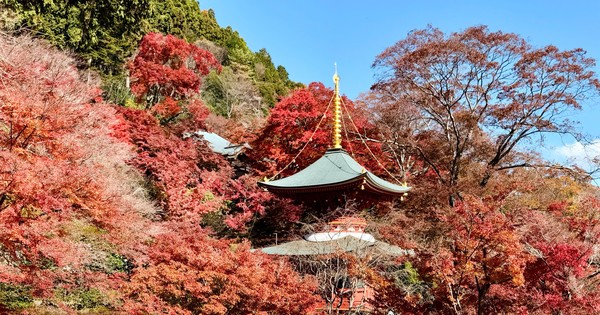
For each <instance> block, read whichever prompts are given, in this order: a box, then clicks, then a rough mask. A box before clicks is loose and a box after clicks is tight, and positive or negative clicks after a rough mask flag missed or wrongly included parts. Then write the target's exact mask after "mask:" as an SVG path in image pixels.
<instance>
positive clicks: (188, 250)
mask: <svg viewBox="0 0 600 315" xmlns="http://www.w3.org/2000/svg"><path fill="white" fill-rule="evenodd" d="M169 230H170V231H171V232H167V233H163V234H161V235H159V236H157V237H156V240H155V244H154V245H153V246H152V248H151V251H150V252H149V257H150V261H151V263H150V265H149V266H147V267H141V268H139V269H137V270H136V272H135V273H134V275H133V277H132V279H131V284H130V285H129V286H128V287H127V289H126V290H127V292H128V295H129V297H130V299H128V300H127V303H126V305H125V309H126V310H128V311H130V312H134V313H139V312H143V313H155V312H164V311H167V312H168V313H169V314H213V315H216V314H252V313H254V312H265V313H268V314H307V313H308V314H310V312H311V310H312V309H314V306H315V302H316V301H317V297H316V296H315V295H313V289H314V285H315V284H314V282H313V279H311V278H300V277H299V276H298V274H297V273H296V272H294V271H293V270H292V269H291V268H290V265H289V264H288V263H286V262H284V261H275V260H272V259H270V258H269V257H267V256H266V255H264V254H259V253H252V252H250V251H249V248H248V244H246V243H243V244H234V243H231V242H227V241H221V240H215V239H211V238H209V237H208V236H207V235H206V231H203V230H202V229H201V228H199V227H198V226H197V225H195V224H189V223H181V224H171V226H170V227H169Z"/></svg>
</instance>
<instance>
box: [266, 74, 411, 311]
mask: <svg viewBox="0 0 600 315" xmlns="http://www.w3.org/2000/svg"><path fill="white" fill-rule="evenodd" d="M333 81H334V83H335V90H334V99H333V102H334V126H333V127H334V128H333V147H332V148H330V149H328V150H327V151H326V152H325V154H324V155H323V156H322V157H321V158H319V159H318V160H317V161H315V162H314V163H312V164H311V165H309V166H308V167H306V168H305V169H303V170H301V171H299V172H298V173H296V174H293V175H291V176H288V177H285V178H281V179H278V180H273V181H267V180H265V181H262V182H259V183H258V185H260V186H261V187H263V188H265V189H267V190H269V191H270V192H272V193H274V194H277V195H280V196H284V197H289V198H293V199H299V200H307V199H308V200H312V199H314V200H317V199H320V198H331V197H332V196H340V195H346V196H352V197H353V198H367V199H371V200H382V199H388V200H389V199H393V198H396V197H403V196H405V195H406V193H407V192H408V191H409V190H410V187H407V186H406V185H397V184H393V183H390V182H388V181H386V180H384V179H382V178H379V177H378V176H376V175H375V174H373V173H371V172H369V171H368V170H366V169H365V168H364V167H363V166H362V165H360V164H359V163H358V162H357V161H356V160H354V159H353V158H352V157H351V156H350V155H349V154H348V153H347V152H346V151H345V150H344V149H343V148H342V146H341V130H340V129H341V123H340V118H341V107H340V102H341V101H340V95H339V77H338V75H337V72H336V74H335V75H334V77H333ZM366 228H367V221H366V220H365V219H364V218H358V217H353V216H344V217H339V218H337V219H336V220H333V221H331V222H329V223H328V224H327V226H326V228H325V229H324V231H321V232H316V233H311V234H309V235H306V236H305V237H304V238H303V239H300V240H295V241H290V242H285V243H281V244H275V245H273V246H269V247H265V248H261V249H258V251H261V252H263V253H266V254H269V255H281V256H290V260H291V261H292V262H293V263H294V265H295V266H296V268H297V270H298V271H299V272H301V273H307V274H312V275H313V276H315V277H317V278H318V279H319V280H320V282H321V283H320V292H321V296H322V297H323V302H322V303H321V305H320V307H319V309H318V311H319V312H320V313H323V314H350V313H351V314H368V313H370V311H371V310H372V307H371V304H370V302H369V301H371V300H372V299H373V298H374V290H373V289H372V288H371V287H370V286H369V284H368V283H367V282H366V281H365V280H364V279H360V278H359V277H356V276H352V275H351V273H350V272H349V269H348V268H349V263H348V261H349V260H348V259H350V260H355V261H359V260H360V261H362V262H365V263H369V262H372V261H375V260H378V259H379V258H381V257H388V258H393V257H397V256H405V255H409V256H412V255H414V252H413V251H412V250H406V249H402V248H400V247H398V246H394V245H390V244H387V243H385V242H382V241H378V240H376V239H375V237H374V236H373V235H371V234H369V233H367V232H366V230H365V229H366ZM348 255H350V256H351V257H353V258H349V256H348Z"/></svg>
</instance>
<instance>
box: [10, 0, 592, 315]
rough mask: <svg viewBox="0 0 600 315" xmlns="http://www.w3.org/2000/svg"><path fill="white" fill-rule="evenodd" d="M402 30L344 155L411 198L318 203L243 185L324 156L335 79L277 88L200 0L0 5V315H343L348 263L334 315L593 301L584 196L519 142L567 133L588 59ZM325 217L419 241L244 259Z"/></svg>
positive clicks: (535, 308)
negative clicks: (356, 303) (370, 252)
mask: <svg viewBox="0 0 600 315" xmlns="http://www.w3.org/2000/svg"><path fill="white" fill-rule="evenodd" d="M217 13H218V12H217ZM399 37H400V38H399V41H398V42H397V43H395V44H394V45H392V46H390V47H388V48H387V49H385V50H384V51H383V52H381V53H380V54H379V55H378V56H374V61H373V68H374V71H375V73H376V76H377V83H376V84H375V85H373V86H372V87H371V88H370V90H369V91H368V92H367V93H365V94H363V95H361V97H359V98H358V99H356V100H350V99H348V98H346V97H343V98H342V100H343V109H344V112H345V118H344V119H345V122H347V130H346V132H344V139H343V147H344V148H345V149H346V150H348V151H349V152H350V153H351V154H352V156H353V157H354V158H355V159H356V160H357V161H359V162H360V163H361V164H362V165H364V166H365V167H366V168H368V169H369V170H370V171H372V172H374V173H376V174H377V175H379V176H381V177H382V178H385V179H387V180H389V181H391V182H397V183H408V184H409V185H410V186H412V190H411V192H410V193H409V194H408V196H404V197H403V198H397V199H395V200H391V201H382V202H378V203H374V202H370V203H361V202H358V201H353V200H344V202H343V203H342V206H341V207H332V206H324V205H319V206H318V207H317V206H316V205H315V204H314V203H310V202H304V201H298V200H293V199H288V198H283V197H280V196H277V195H274V194H272V193H269V192H268V191H265V190H263V189H261V188H259V187H258V185H257V182H259V181H261V180H262V179H264V178H269V177H270V178H273V177H274V176H279V177H281V176H288V175H291V174H294V173H296V172H297V171H299V170H301V169H303V168H304V167H306V166H307V165H309V164H310V163H312V162H313V161H315V160H316V159H318V158H319V157H321V156H322V155H323V153H324V152H325V150H327V148H328V147H330V143H331V133H332V131H331V129H332V127H331V124H330V123H328V122H324V119H328V118H330V116H329V115H325V116H324V114H325V113H326V112H327V109H328V108H329V107H330V105H331V99H332V97H333V95H334V91H333V90H332V89H330V88H328V87H327V86H326V85H325V84H323V83H320V82H313V83H310V84H307V85H304V84H301V83H297V82H293V81H291V80H290V79H289V77H288V73H287V71H286V69H285V68H284V67H283V66H280V65H278V66H276V65H274V64H273V62H272V60H271V57H270V55H269V53H268V52H267V50H266V49H261V50H259V51H257V52H253V51H251V50H250V49H249V48H248V46H247V44H246V42H245V41H244V39H243V38H241V37H240V35H239V34H238V32H236V31H235V30H233V29H231V28H230V27H225V28H224V27H221V26H220V25H219V24H218V23H217V20H216V17H215V12H213V11H211V10H201V9H200V6H199V4H198V3H197V2H196V1H194V0H165V1H158V0H96V1H64V0H63V1H17V0H0V313H15V314H77V313H84V314H85V313H87V314H115V313H116V314H325V313H328V314H341V313H340V312H338V311H337V310H336V307H335V305H333V302H332V300H328V298H329V297H330V296H331V294H332V292H333V294H340V295H344V294H347V291H343V290H341V291H340V290H334V291H331V285H330V283H333V287H334V288H336V287H335V285H336V284H335V283H336V282H338V281H339V279H341V278H343V277H352V278H356V279H361V281H362V282H364V283H368V285H369V287H371V288H372V289H373V292H374V293H373V297H372V298H371V299H370V300H369V301H368V304H369V305H370V307H369V308H368V309H360V310H350V311H347V312H346V313H347V314H367V313H368V314H385V315H388V314H597V313H600V290H599V286H600V225H599V224H598V223H599V220H600V213H599V210H600V191H599V190H598V187H597V186H595V185H593V183H592V177H591V175H590V174H589V173H586V172H585V171H583V170H581V169H579V168H577V167H575V166H568V165H557V164H553V163H549V162H547V161H545V160H544V159H543V158H542V157H541V156H540V155H539V153H537V152H535V151H528V150H526V149H525V148H527V147H528V146H525V145H524V144H525V143H535V142H536V141H540V139H543V135H545V134H548V133H560V134H573V135H579V134H580V130H577V129H575V127H574V126H575V125H574V124H573V123H572V122H571V121H569V119H568V118H569V114H570V113H572V112H573V111H576V110H579V109H581V106H582V104H584V103H585V101H586V100H587V99H589V98H591V97H594V96H597V95H598V93H599V92H600V81H599V80H598V78H597V75H596V74H595V73H594V72H593V71H592V68H593V67H594V66H595V61H594V60H593V59H591V58H589V57H587V56H586V54H585V51H583V50H582V49H574V50H568V51H564V50H560V49H558V48H557V47H554V46H546V47H541V48H538V47H533V46H531V45H530V44H529V43H527V42H526V41H525V40H524V39H523V38H521V37H520V36H519V35H516V34H512V33H504V32H501V31H493V30H489V29H488V28H487V27H484V26H474V27H471V28H468V29H465V30H463V31H461V32H457V33H444V32H443V31H442V30H439V29H436V28H434V27H428V28H426V29H422V30H415V31H412V32H410V33H409V34H406V35H404V36H399ZM367 88H368V87H365V89H367ZM350 118H351V119H350ZM199 130H206V131H209V132H214V133H217V134H219V135H221V136H223V137H225V138H227V139H229V140H230V141H231V142H233V143H245V144H247V145H246V146H245V148H246V149H245V151H244V154H243V155H242V156H239V157H238V159H236V160H235V161H233V160H232V159H231V158H227V157H225V156H223V155H221V154H219V153H216V152H214V151H213V150H212V149H211V147H210V146H209V144H208V143H207V141H205V140H204V139H203V138H202V137H200V136H198V134H197V133H196V132H197V131H199ZM529 147H530V146H529ZM341 215H345V216H347V215H353V216H358V217H361V218H364V219H366V221H367V222H368V224H369V227H368V229H369V230H368V231H369V233H371V234H372V235H375V236H376V238H377V239H379V240H382V241H385V242H387V243H389V244H393V245H396V246H399V247H401V248H404V249H409V250H412V253H414V255H405V256H400V257H394V258H390V257H377V259H375V258H374V257H365V256H353V255H351V254H347V253H344V254H340V255H331V256H327V257H320V258H314V261H313V262H310V263H309V262H307V261H306V260H303V261H300V260H299V259H296V258H285V257H278V256H272V255H266V254H264V253H262V252H261V251H257V250H255V249H257V248H261V247H263V246H267V245H271V244H273V243H276V242H281V241H286V240H294V239H299V238H302V235H303V234H305V233H307V232H308V231H313V230H318V229H319V228H320V227H322V226H323V223H324V222H328V221H330V220H332V219H335V218H337V217H339V216H341ZM340 262H342V263H340ZM334 264H335V265H334ZM307 266H309V267H307ZM315 266H318V268H317V267H315ZM336 268H337V269H336ZM309 269H310V270H309ZM316 269H318V270H317V271H315V270H316ZM344 279H345V278H344ZM328 285H329V286H328ZM337 289H339V287H337ZM345 292H346V293H345ZM323 301H326V302H325V303H329V305H328V306H327V307H323V303H324V302H323Z"/></svg>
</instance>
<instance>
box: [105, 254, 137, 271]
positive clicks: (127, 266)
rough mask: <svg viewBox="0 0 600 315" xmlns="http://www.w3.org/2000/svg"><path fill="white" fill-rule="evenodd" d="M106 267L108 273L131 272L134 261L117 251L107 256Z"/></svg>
mask: <svg viewBox="0 0 600 315" xmlns="http://www.w3.org/2000/svg"><path fill="white" fill-rule="evenodd" d="M106 267H107V269H108V270H107V271H108V273H113V272H125V273H131V271H132V270H133V268H134V265H133V263H132V262H131V260H130V259H128V258H127V257H126V256H122V255H119V254H116V253H110V254H108V256H107V257H106Z"/></svg>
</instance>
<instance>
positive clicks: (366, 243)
mask: <svg viewBox="0 0 600 315" xmlns="http://www.w3.org/2000/svg"><path fill="white" fill-rule="evenodd" d="M260 251H261V252H263V253H265V254H269V255H282V256H306V255H327V254H333V253H345V252H354V253H357V254H362V253H365V254H366V253H369V254H373V253H377V254H384V255H390V256H404V255H411V256H412V255H414V251H413V250H406V249H403V248H400V247H398V246H394V245H390V244H387V243H385V242H381V241H372V240H366V239H361V238H357V237H354V236H346V237H342V238H338V239H332V240H328V241H316V242H311V241H307V240H298V241H291V242H287V243H283V244H279V245H275V246H270V247H265V248H261V249H260Z"/></svg>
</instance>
